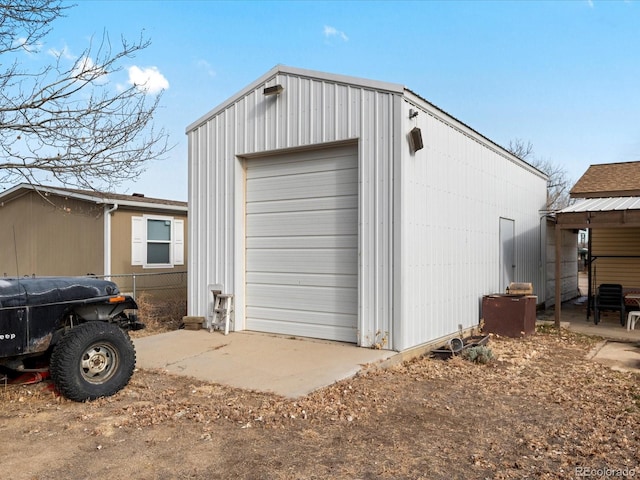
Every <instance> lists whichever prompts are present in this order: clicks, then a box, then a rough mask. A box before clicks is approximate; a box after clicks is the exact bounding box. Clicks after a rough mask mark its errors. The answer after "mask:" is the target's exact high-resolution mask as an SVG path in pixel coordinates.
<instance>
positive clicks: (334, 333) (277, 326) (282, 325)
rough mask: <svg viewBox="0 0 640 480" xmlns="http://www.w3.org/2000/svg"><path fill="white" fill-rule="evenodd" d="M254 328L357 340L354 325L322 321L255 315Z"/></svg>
mask: <svg viewBox="0 0 640 480" xmlns="http://www.w3.org/2000/svg"><path fill="white" fill-rule="evenodd" d="M252 330H255V331H258V332H270V333H279V334H282V335H295V336H300V337H311V338H325V339H329V340H336V341H339V342H349V343H356V342H357V340H358V339H357V333H356V331H355V329H353V328H352V327H340V326H333V325H324V324H321V323H310V324H302V323H295V322H293V323H292V322H286V321H284V320H282V319H281V318H278V319H263V318H260V317H253V319H252Z"/></svg>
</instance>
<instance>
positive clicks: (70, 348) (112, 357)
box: [50, 321, 136, 402]
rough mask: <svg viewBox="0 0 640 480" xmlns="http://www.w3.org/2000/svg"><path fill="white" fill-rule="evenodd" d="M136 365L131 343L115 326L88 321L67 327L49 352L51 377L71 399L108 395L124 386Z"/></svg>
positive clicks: (79, 399) (87, 398)
mask: <svg viewBox="0 0 640 480" xmlns="http://www.w3.org/2000/svg"><path fill="white" fill-rule="evenodd" d="M135 364H136V352H135V348H134V346H133V342H132V341H131V339H130V338H129V335H127V334H126V333H125V332H124V331H122V330H121V329H120V328H119V327H118V326H117V325H113V324H111V323H107V322H101V321H95V322H87V323H83V324H82V325H78V326H77V327H74V328H72V329H71V330H69V331H68V332H67V333H66V334H65V335H64V336H63V337H62V338H61V339H60V341H59V342H58V343H57V344H56V345H55V346H54V348H53V352H52V354H51V363H50V372H51V378H52V379H53V382H54V384H55V386H56V388H57V389H58V391H59V392H60V393H61V394H62V395H64V396H65V397H67V398H68V399H70V400H74V401H76V402H84V401H85V400H94V399H96V398H99V397H108V396H110V395H113V394H115V393H116V392H118V391H120V390H121V389H122V388H124V387H125V386H126V385H127V383H129V380H130V379H131V375H133V370H134V368H135Z"/></svg>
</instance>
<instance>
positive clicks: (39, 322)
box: [0, 277, 144, 402]
mask: <svg viewBox="0 0 640 480" xmlns="http://www.w3.org/2000/svg"><path fill="white" fill-rule="evenodd" d="M137 308H138V306H137V305H136V302H135V301H134V300H133V298H131V297H130V296H128V295H121V294H120V291H119V289H118V286H117V285H116V284H115V283H113V282H110V281H107V280H100V279H97V278H94V277H41V278H32V277H27V278H0V370H1V369H4V370H10V371H13V372H39V371H43V370H48V371H49V373H50V375H51V379H52V380H53V383H54V385H55V387H56V388H57V390H58V391H59V392H60V393H61V394H62V395H64V396H65V397H67V398H69V399H71V400H75V401H78V402H82V401H85V400H93V399H96V398H98V397H106V396H109V395H113V394H114V393H116V392H118V391H119V390H121V389H122V388H124V387H125V386H126V385H127V383H129V379H130V378H131V375H132V374H133V370H134V368H135V363H136V352H135V349H134V346H133V343H132V341H131V339H130V338H129V334H128V333H127V331H128V330H139V329H141V328H144V325H143V324H142V323H140V322H138V321H137V317H136V315H135V314H134V313H127V312H126V311H127V310H137ZM7 373H11V372H7Z"/></svg>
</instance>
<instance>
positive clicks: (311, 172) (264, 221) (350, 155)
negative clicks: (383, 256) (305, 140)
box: [246, 146, 358, 342]
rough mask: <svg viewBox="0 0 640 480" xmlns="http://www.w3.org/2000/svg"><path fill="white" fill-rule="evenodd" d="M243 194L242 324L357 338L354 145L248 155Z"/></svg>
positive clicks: (332, 337)
mask: <svg viewBox="0 0 640 480" xmlns="http://www.w3.org/2000/svg"><path fill="white" fill-rule="evenodd" d="M246 192H247V193H246V194H247V197H246V216H247V217H246V232H247V238H246V248H247V259H246V261H247V263H246V265H247V272H246V282H247V285H246V328H247V329H249V330H257V331H262V332H273V333H282V334H287V335H300V336H307V337H314V338H324V339H330V340H341V341H346V342H356V341H357V336H356V331H357V320H358V160H357V150H356V147H354V146H349V147H339V148H331V149H321V150H316V151H313V152H301V153H295V154H287V155H280V156H277V157H275V156H274V157H268V158H266V159H255V160H250V161H249V162H248V167H247V190H246Z"/></svg>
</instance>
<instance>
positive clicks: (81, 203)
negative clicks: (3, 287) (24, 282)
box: [0, 184, 187, 276]
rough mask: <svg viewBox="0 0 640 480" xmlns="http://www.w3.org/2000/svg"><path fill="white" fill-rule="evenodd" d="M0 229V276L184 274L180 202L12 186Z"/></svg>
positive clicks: (183, 207) (0, 211)
mask: <svg viewBox="0 0 640 480" xmlns="http://www.w3.org/2000/svg"><path fill="white" fill-rule="evenodd" d="M0 225H2V228H1V229H0V245H1V246H2V248H0V275H8V276H16V275H20V276H22V275H37V276H51V275H86V274H95V275H112V274H113V275H119V274H132V273H137V274H141V273H149V272H156V273H157V272H173V271H185V270H186V261H185V260H186V258H187V250H186V242H185V239H186V232H187V203H186V202H178V201H172V200H162V199H157V198H147V197H144V196H143V195H139V194H133V195H119V194H112V193H100V192H95V191H84V190H75V189H68V188H60V187H47V186H32V185H29V184H20V185H17V186H16V187H13V188H10V189H8V190H5V191H4V192H2V193H0Z"/></svg>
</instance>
